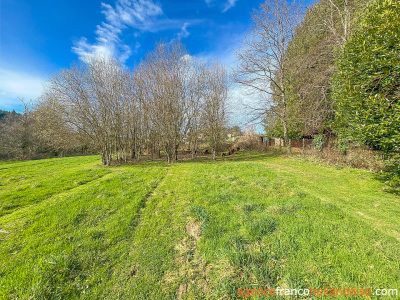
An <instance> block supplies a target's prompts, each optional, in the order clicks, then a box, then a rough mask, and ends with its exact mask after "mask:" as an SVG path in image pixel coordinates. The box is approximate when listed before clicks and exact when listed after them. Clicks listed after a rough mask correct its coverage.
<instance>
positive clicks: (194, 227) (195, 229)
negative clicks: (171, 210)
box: [185, 220, 201, 241]
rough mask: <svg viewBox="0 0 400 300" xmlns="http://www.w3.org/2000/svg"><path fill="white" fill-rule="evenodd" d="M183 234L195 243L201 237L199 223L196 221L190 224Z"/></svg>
mask: <svg viewBox="0 0 400 300" xmlns="http://www.w3.org/2000/svg"><path fill="white" fill-rule="evenodd" d="M185 232H186V233H187V234H188V235H190V236H191V237H193V238H194V239H195V240H196V241H197V240H198V239H199V238H200V236H201V222H200V221H198V220H195V221H193V222H190V223H189V224H187V225H186V227H185Z"/></svg>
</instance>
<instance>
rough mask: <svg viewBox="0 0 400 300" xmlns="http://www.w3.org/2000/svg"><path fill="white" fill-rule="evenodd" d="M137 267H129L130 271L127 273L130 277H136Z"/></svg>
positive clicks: (135, 265)
mask: <svg viewBox="0 0 400 300" xmlns="http://www.w3.org/2000/svg"><path fill="white" fill-rule="evenodd" d="M138 267H139V265H138V264H134V265H133V266H132V267H131V271H130V272H129V276H131V277H136V276H137V270H138Z"/></svg>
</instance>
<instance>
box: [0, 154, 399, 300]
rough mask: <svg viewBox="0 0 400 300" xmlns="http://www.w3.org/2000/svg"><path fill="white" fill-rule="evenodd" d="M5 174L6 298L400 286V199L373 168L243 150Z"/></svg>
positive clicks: (0, 168)
mask: <svg viewBox="0 0 400 300" xmlns="http://www.w3.org/2000/svg"><path fill="white" fill-rule="evenodd" d="M0 176H1V179H0V298H1V299H13V298H16V299H78V298H81V299H177V298H178V297H181V298H182V299H207V298H210V299H230V298H237V296H236V293H237V290H238V289H239V288H240V289H245V288H264V289H265V288H275V287H278V286H280V287H281V288H309V287H310V286H312V287H314V288H323V287H325V286H329V287H333V288H346V287H348V286H349V287H354V288H357V287H360V288H365V289H367V288H368V289H373V290H374V289H376V288H393V289H396V288H397V289H399V290H400V197H399V196H397V195H395V194H393V193H388V192H387V191H385V190H386V187H385V186H384V185H383V184H382V183H381V182H379V181H377V180H376V179H375V178H374V176H373V174H372V173H370V172H367V171H363V170H356V169H350V168H342V169H337V168H335V167H331V166H323V165H316V164H315V163H312V162H308V161H306V160H300V159H296V158H285V157H279V156H273V155H265V154H251V153H239V154H238V155H236V156H234V157H229V158H226V159H220V160H219V161H217V162H215V163H213V162H210V161H208V160H198V161H187V162H180V163H177V164H173V165H167V164H165V163H163V162H154V163H150V162H149V163H144V164H142V165H127V166H118V167H109V168H105V167H102V166H101V165H100V160H99V157H96V156H93V157H79V158H63V159H51V160H40V161H29V162H13V163H0ZM252 298H253V299H257V297H252ZM260 298H261V297H260ZM320 298H322V299H323V298H324V297H320ZM346 298H348V297H346ZM353 298H354V297H353ZM372 298H373V297H372ZM363 299H365V297H364V298H363Z"/></svg>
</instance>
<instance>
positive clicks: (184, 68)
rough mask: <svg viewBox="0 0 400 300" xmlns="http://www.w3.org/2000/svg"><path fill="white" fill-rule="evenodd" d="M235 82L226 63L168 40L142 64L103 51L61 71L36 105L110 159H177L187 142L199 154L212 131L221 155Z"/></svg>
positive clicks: (214, 147) (212, 146)
mask: <svg viewBox="0 0 400 300" xmlns="http://www.w3.org/2000/svg"><path fill="white" fill-rule="evenodd" d="M227 89H228V75H227V72H226V70H225V69H224V67H223V66H222V65H221V64H219V63H214V64H209V63H204V62H201V61H199V60H197V59H195V58H194V57H192V56H190V55H189V54H188V53H187V51H186V50H185V48H184V46H183V45H182V44H181V43H180V42H179V41H178V42H170V43H160V44H158V45H157V46H156V48H155V50H154V51H153V52H151V53H150V54H148V55H147V57H146V59H145V60H144V61H143V62H141V63H140V65H139V66H138V67H137V68H136V69H134V70H129V69H127V68H126V67H124V66H122V65H121V64H120V63H119V62H117V61H116V60H113V59H111V58H106V57H97V58H95V59H93V60H91V61H90V62H88V63H86V64H81V65H76V66H73V67H71V68H70V69H66V70H62V71H60V72H59V73H57V74H55V75H54V76H53V77H52V78H51V79H50V80H49V82H48V84H47V87H46V91H45V93H44V94H43V96H42V97H41V100H40V104H39V105H38V107H37V109H36V112H37V114H38V115H42V116H44V114H45V112H49V111H51V116H52V120H53V122H54V121H57V122H58V123H60V125H59V128H65V127H67V128H68V129H69V131H70V132H74V133H75V134H78V135H79V136H80V137H82V138H83V139H86V143H87V144H90V145H92V146H93V147H94V148H95V149H97V150H98V151H99V152H100V154H101V157H102V161H103V164H105V165H110V163H111V161H112V160H117V161H119V162H126V161H127V160H128V159H133V158H140V155H142V154H143V153H147V154H151V155H155V154H156V155H160V153H161V151H162V152H163V153H164V154H165V157H166V159H167V161H168V162H172V161H174V160H177V158H178V150H179V149H182V148H183V147H185V149H186V150H189V149H190V151H192V153H193V155H195V153H197V151H198V147H199V141H200V140H204V139H206V140H207V141H208V145H209V148H210V150H211V151H212V153H213V154H214V158H215V157H216V154H217V151H218V149H219V147H220V145H221V143H222V142H223V140H224V134H223V132H224V129H225V125H226V124H225V123H226V103H227ZM53 130H54V131H57V130H55V128H53ZM54 134H55V133H54Z"/></svg>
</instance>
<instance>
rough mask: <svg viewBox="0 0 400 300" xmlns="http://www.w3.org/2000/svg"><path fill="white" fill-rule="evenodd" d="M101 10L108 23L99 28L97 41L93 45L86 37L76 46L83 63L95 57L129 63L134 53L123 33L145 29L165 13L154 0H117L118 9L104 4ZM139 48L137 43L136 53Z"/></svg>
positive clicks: (75, 50) (76, 43) (75, 44)
mask: <svg viewBox="0 0 400 300" xmlns="http://www.w3.org/2000/svg"><path fill="white" fill-rule="evenodd" d="M101 8H102V11H101V12H102V14H103V15H104V17H105V21H104V22H102V23H101V25H97V29H96V31H95V33H96V42H95V43H93V44H91V43H89V42H88V40H87V39H86V38H85V37H82V38H81V39H80V40H78V41H77V42H75V43H74V47H72V51H73V52H75V53H76V54H77V55H78V56H79V58H80V59H81V60H83V61H88V59H90V58H91V57H93V56H112V57H115V58H117V59H118V60H120V61H121V62H125V61H126V60H127V59H128V58H129V57H130V56H131V54H132V52H133V51H132V48H131V47H130V46H128V45H126V44H125V43H124V42H123V41H122V40H121V34H122V32H123V30H124V29H126V28H128V27H132V28H135V29H139V30H143V29H145V28H146V26H148V25H147V23H148V22H149V21H151V20H152V19H154V18H155V17H157V16H160V15H162V14H163V11H162V9H161V7H160V6H159V5H158V4H155V3H154V2H152V1H151V0H117V1H116V3H115V6H111V5H109V4H105V3H101ZM139 47H140V44H139V43H136V44H135V47H134V51H137V50H138V48H139Z"/></svg>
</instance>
